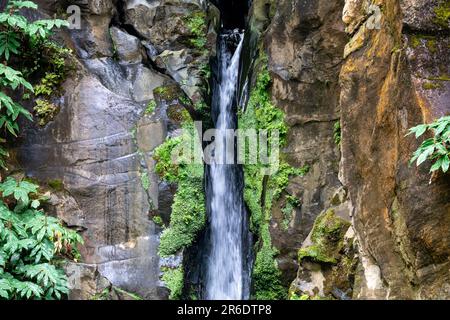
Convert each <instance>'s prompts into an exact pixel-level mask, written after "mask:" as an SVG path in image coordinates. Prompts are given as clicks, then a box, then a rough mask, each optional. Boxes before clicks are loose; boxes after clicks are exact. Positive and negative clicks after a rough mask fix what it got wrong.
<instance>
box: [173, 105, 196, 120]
mask: <svg viewBox="0 0 450 320" xmlns="http://www.w3.org/2000/svg"><path fill="white" fill-rule="evenodd" d="M167 117H168V118H169V119H170V120H172V121H173V122H175V123H179V124H182V123H185V122H188V121H192V118H191V116H190V114H189V112H188V111H187V110H186V109H185V108H184V107H183V106H181V105H179V104H176V105H171V106H169V107H168V108H167Z"/></svg>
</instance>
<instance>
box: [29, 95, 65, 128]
mask: <svg viewBox="0 0 450 320" xmlns="http://www.w3.org/2000/svg"><path fill="white" fill-rule="evenodd" d="M35 103H36V105H35V107H34V111H35V112H36V115H37V116H38V118H39V122H38V123H39V125H40V126H45V125H46V124H47V123H48V122H49V121H51V120H53V118H54V117H55V115H56V114H57V113H58V111H59V108H58V107H57V106H55V105H54V104H53V103H51V102H50V101H48V100H42V99H36V101H35Z"/></svg>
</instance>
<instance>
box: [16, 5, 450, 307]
mask: <svg viewBox="0 0 450 320" xmlns="http://www.w3.org/2000/svg"><path fill="white" fill-rule="evenodd" d="M36 2H38V3H39V4H40V7H41V8H42V10H41V13H42V14H43V15H53V14H54V13H56V12H59V11H61V10H63V11H64V10H65V8H66V7H67V5H69V2H67V3H66V2H64V1H36ZM71 3H76V4H77V5H79V6H80V8H81V9H82V20H81V29H80V30H69V31H67V32H63V33H61V34H59V35H58V37H59V38H60V40H61V41H63V42H64V43H65V44H66V45H67V46H69V47H71V48H72V49H74V54H75V62H74V64H75V65H76V69H77V70H76V72H74V73H73V74H72V75H71V76H70V77H69V78H68V79H67V80H66V82H65V83H64V86H63V90H62V92H61V93H58V94H55V96H54V97H53V100H54V102H55V103H56V104H57V105H58V107H59V109H60V112H59V113H58V114H57V115H56V116H55V117H54V120H53V121H50V122H49V123H47V124H45V125H44V126H39V125H38V124H35V125H29V126H28V127H27V129H26V130H25V131H24V136H23V139H22V141H21V143H20V146H18V147H17V148H16V150H15V153H16V155H17V160H18V165H19V166H20V167H21V168H23V171H25V173H26V174H27V175H28V176H31V177H34V178H36V179H38V180H39V181H40V182H41V183H42V184H44V185H46V186H47V188H48V189H49V190H50V191H51V193H52V197H51V204H52V205H53V208H54V211H55V212H54V213H55V214H57V215H58V216H59V217H61V218H62V219H63V220H64V221H65V222H66V223H67V225H69V226H71V227H74V228H77V229H78V230H80V231H81V232H82V234H83V236H84V238H85V242H86V245H85V246H84V247H83V248H82V258H83V259H82V263H77V264H75V263H73V264H69V265H68V266H67V272H68V274H69V276H70V279H71V281H72V283H71V285H72V289H73V290H72V292H71V296H70V298H73V299H80V298H83V299H88V298H92V297H93V296H95V295H98V294H99V293H102V292H104V290H105V288H110V287H111V285H113V286H114V287H120V288H122V289H125V290H127V291H130V292H134V293H137V294H139V295H141V296H143V297H144V298H147V299H165V298H167V297H168V293H169V292H168V290H167V288H166V285H165V284H164V283H163V282H161V281H160V278H161V269H162V268H161V267H170V268H172V267H177V266H178V265H179V263H180V261H181V259H180V258H181V257H180V256H177V257H176V258H175V257H172V259H161V258H160V257H159V255H158V246H159V241H160V234H161V232H162V228H161V226H160V224H161V223H162V224H163V225H168V224H169V221H170V220H171V219H170V218H171V213H172V209H171V206H172V204H173V197H174V194H175V192H176V190H177V185H176V184H173V183H172V184H171V183H167V182H163V181H162V180H161V179H160V177H159V176H158V175H157V174H156V173H155V160H154V159H153V151H154V150H155V148H156V147H157V146H159V145H161V144H162V143H163V142H164V141H165V140H166V138H167V137H176V136H177V135H178V134H179V129H180V127H181V123H180V119H179V117H178V116H177V115H179V114H180V111H182V110H184V109H186V110H188V111H189V113H190V115H191V117H192V118H204V117H205V114H206V115H207V116H209V114H208V112H209V110H208V107H207V105H208V104H209V100H208V99H209V98H208V96H209V94H208V90H207V88H208V84H207V78H208V76H209V74H208V73H209V71H208V65H209V63H210V57H212V56H214V55H215V48H216V46H215V43H216V36H217V28H218V26H219V22H220V18H219V16H220V13H219V11H218V9H217V8H216V6H214V5H213V4H212V3H209V2H208V1H203V0H171V1H169V0H161V1H145V0H144V1H137V0H123V1H119V0H117V1H106V0H105V1H103V0H100V1H72V2H71ZM214 4H216V5H217V6H218V7H221V5H225V6H226V4H224V3H223V2H221V1H214ZM449 5H450V4H449V1H447V0H432V1H429V0H376V1H368V0H332V1H331V0H304V1H298V0H279V1H273V0H254V1H252V6H251V9H250V12H249V16H248V19H247V20H248V28H247V39H246V42H245V45H244V47H245V48H244V54H243V56H244V61H243V69H244V70H243V75H245V76H247V75H248V80H249V81H248V83H247V85H245V83H244V78H245V77H242V83H241V88H240V89H241V92H242V93H243V98H242V100H241V101H242V102H243V104H245V103H244V102H245V101H246V98H248V97H247V93H248V92H250V93H251V92H252V91H253V90H255V83H256V78H257V71H258V70H259V69H262V64H264V63H266V62H265V60H264V59H260V58H261V57H262V56H267V63H266V64H267V68H268V70H269V73H270V78H271V82H270V88H269V94H270V95H269V97H270V99H271V103H273V105H275V106H276V107H277V108H279V109H280V110H282V111H283V112H284V115H285V122H286V124H287V126H288V128H289V130H288V133H287V138H286V145H285V146H284V149H283V150H282V158H283V161H285V162H286V163H288V164H289V165H290V166H292V167H294V168H300V167H304V166H305V165H307V166H309V171H308V173H307V174H305V175H304V176H301V175H299V176H296V177H290V178H289V179H288V181H287V186H286V188H285V189H283V192H282V195H281V196H280V197H278V198H277V199H274V200H273V202H272V206H271V208H269V209H270V210H269V215H268V220H269V225H268V237H269V239H267V235H266V234H262V235H257V236H258V237H259V238H260V239H259V241H258V243H259V244H260V243H261V242H265V243H266V244H267V243H268V244H269V246H270V250H269V252H270V255H272V254H273V256H274V258H275V266H276V269H277V271H279V273H276V272H275V273H274V274H275V276H276V277H279V278H280V279H279V280H280V283H281V286H282V287H283V288H284V289H283V290H285V291H286V292H287V291H288V288H289V297H290V298H292V299H312V298H333V299H351V298H353V299H373V298H378V299H400V298H405V299H432V298H441V299H445V298H447V299H448V298H449V297H450V272H449V267H450V265H449V264H450V262H449V257H450V202H449V199H450V176H449V174H448V173H447V174H438V175H433V177H432V178H431V180H430V175H429V173H428V168H429V166H427V165H425V166H422V167H419V168H416V167H415V166H412V167H410V166H409V165H408V161H409V159H410V156H411V154H412V152H413V151H414V150H415V149H416V148H417V147H418V145H419V142H418V141H417V140H415V139H414V138H413V137H410V136H408V137H405V135H406V133H407V130H408V128H410V127H412V126H415V125H417V124H420V123H425V122H430V121H432V120H433V119H435V118H438V117H440V116H443V115H448V114H449V113H450V82H449V74H450V70H449V66H450V63H449V62H450V61H449V59H450V49H449V48H450V47H449V41H450V39H449V35H450V25H449V12H450V8H449ZM222 9H223V8H222ZM224 10H226V9H224ZM244 17H245V14H244V13H242V16H236V17H231V16H230V17H227V19H228V20H226V21H225V20H224V21H223V22H224V23H225V24H227V23H229V24H232V25H242V26H243V23H244ZM203 27H206V29H205V30H206V32H200V31H199V28H203ZM202 30H203V29H202ZM180 97H184V98H182V99H181V98H180ZM250 116H252V115H250ZM265 181H266V182H267V180H265ZM266 197H267V188H262V195H261V199H265V198H266ZM261 199H259V200H261ZM292 199H294V200H292ZM262 204H263V207H264V201H262ZM247 205H250V204H249V203H247ZM263 209H264V208H263ZM155 217H159V218H161V219H160V220H156V219H154V218H155ZM154 221H157V222H158V223H155V222H154ZM262 238H264V239H262ZM263 240H264V241H263ZM260 247H261V246H260ZM266 249H267V248H266ZM258 250H259V248H258V246H256V251H258ZM264 257H267V256H264ZM264 257H263V258H264ZM271 262H272V260H270V259H269V264H271ZM191 263H195V262H191ZM185 267H186V266H185ZM270 267H271V268H272V267H273V266H272V265H270ZM185 271H188V273H189V270H185ZM271 279H273V278H271ZM268 286H269V287H270V286H271V284H270V283H268ZM118 292H119V293H118ZM111 297H112V298H121V299H122V298H129V297H128V296H124V295H123V294H120V291H117V292H115V293H114V294H111Z"/></svg>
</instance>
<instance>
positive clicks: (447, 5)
mask: <svg viewBox="0 0 450 320" xmlns="http://www.w3.org/2000/svg"><path fill="white" fill-rule="evenodd" d="M434 13H435V14H436V17H435V19H434V22H435V23H436V24H438V25H440V26H442V27H444V28H448V22H449V19H450V0H441V3H440V4H439V5H438V6H437V7H436V8H434Z"/></svg>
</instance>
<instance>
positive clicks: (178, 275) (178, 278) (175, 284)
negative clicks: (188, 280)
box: [162, 267, 184, 300]
mask: <svg viewBox="0 0 450 320" xmlns="http://www.w3.org/2000/svg"><path fill="white" fill-rule="evenodd" d="M162 281H164V283H165V284H166V286H167V288H169V290H170V295H169V299H171V300H178V299H180V298H181V294H182V293H183V287H184V274H183V268H182V267H178V268H176V269H171V268H164V269H163V276H162Z"/></svg>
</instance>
